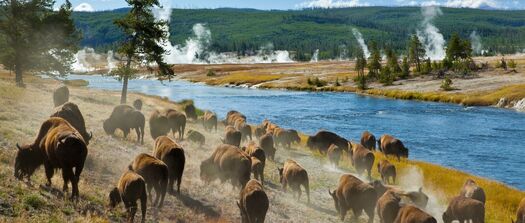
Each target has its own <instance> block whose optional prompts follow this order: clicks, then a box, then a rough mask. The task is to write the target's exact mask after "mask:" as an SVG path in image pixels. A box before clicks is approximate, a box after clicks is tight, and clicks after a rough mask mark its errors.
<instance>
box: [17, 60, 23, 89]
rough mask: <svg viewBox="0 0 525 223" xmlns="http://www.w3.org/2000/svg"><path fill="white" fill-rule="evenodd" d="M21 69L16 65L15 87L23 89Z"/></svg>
mask: <svg viewBox="0 0 525 223" xmlns="http://www.w3.org/2000/svg"><path fill="white" fill-rule="evenodd" d="M22 74H23V71H22V67H21V66H19V65H18V64H16V65H15V80H16V86H18V87H25V85H24V80H23V78H22Z"/></svg>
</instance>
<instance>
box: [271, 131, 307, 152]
mask: <svg viewBox="0 0 525 223" xmlns="http://www.w3.org/2000/svg"><path fill="white" fill-rule="evenodd" d="M273 135H274V138H275V145H276V146H278V145H282V146H283V147H285V148H291V147H292V143H300V142H301V138H300V137H299V133H297V131H295V130H293V129H282V128H276V129H275V130H274V132H273Z"/></svg>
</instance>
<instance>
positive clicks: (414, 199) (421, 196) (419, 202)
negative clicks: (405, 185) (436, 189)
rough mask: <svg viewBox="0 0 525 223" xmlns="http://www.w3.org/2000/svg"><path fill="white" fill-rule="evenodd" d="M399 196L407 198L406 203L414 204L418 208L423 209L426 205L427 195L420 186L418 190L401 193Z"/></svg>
mask: <svg viewBox="0 0 525 223" xmlns="http://www.w3.org/2000/svg"><path fill="white" fill-rule="evenodd" d="M401 196H403V197H406V198H408V203H411V204H414V205H415V206H416V207H418V208H422V209H425V208H426V207H427V204H428V195H426V194H425V193H424V192H423V188H422V187H420V188H419V190H418V191H410V192H404V193H401Z"/></svg>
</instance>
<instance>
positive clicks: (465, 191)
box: [460, 179, 486, 204]
mask: <svg viewBox="0 0 525 223" xmlns="http://www.w3.org/2000/svg"><path fill="white" fill-rule="evenodd" d="M460 195H461V196H465V197H470V198H473V199H476V200H478V201H481V203H483V204H485V200H486V197H485V191H484V190H483V188H481V187H480V186H478V184H476V182H475V181H474V180H472V179H468V180H467V181H465V183H464V184H463V187H462V188H461V193H460Z"/></svg>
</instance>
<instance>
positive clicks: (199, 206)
mask: <svg viewBox="0 0 525 223" xmlns="http://www.w3.org/2000/svg"><path fill="white" fill-rule="evenodd" d="M176 197H177V198H178V199H179V200H180V201H181V202H182V204H184V206H186V207H188V208H190V209H192V210H195V211H196V212H198V213H202V214H204V215H206V217H207V218H211V219H216V218H219V217H220V216H221V213H219V212H218V211H217V210H215V209H214V207H213V206H212V205H207V204H205V203H203V202H202V201H199V200H195V199H193V198H191V197H189V196H188V195H186V194H177V195H176Z"/></svg>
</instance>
